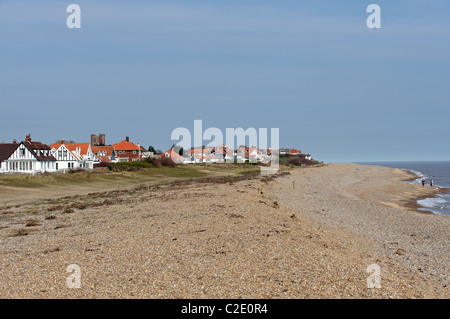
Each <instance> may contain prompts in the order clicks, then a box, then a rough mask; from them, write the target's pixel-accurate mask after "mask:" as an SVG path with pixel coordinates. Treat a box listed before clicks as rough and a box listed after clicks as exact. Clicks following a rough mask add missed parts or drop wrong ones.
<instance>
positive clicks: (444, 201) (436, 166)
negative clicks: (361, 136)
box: [358, 161, 450, 215]
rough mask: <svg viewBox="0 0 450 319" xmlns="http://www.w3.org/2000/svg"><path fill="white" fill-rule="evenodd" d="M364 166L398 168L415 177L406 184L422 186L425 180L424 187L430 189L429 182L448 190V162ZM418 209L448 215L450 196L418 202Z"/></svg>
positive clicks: (449, 182)
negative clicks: (423, 179)
mask: <svg viewBox="0 0 450 319" xmlns="http://www.w3.org/2000/svg"><path fill="white" fill-rule="evenodd" d="M358 164H364V165H378V166H386V167H392V168H399V169H403V170H406V171H409V172H411V173H413V174H415V175H416V176H417V178H416V179H415V180H414V181H410V182H406V183H411V184H419V185H422V182H421V181H422V178H425V180H426V184H425V187H430V180H433V182H434V186H436V187H446V188H450V162H447V161H446V162H366V163H358ZM417 203H418V204H419V205H420V206H421V208H419V209H420V210H423V211H429V212H433V213H435V214H441V215H450V194H447V193H438V194H436V196H434V197H430V198H425V199H421V200H418V201H417Z"/></svg>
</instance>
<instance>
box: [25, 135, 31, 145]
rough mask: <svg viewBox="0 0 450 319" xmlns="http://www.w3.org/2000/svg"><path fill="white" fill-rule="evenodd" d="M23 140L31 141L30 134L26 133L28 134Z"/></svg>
mask: <svg viewBox="0 0 450 319" xmlns="http://www.w3.org/2000/svg"><path fill="white" fill-rule="evenodd" d="M25 141H27V142H30V143H31V134H28V135H27V136H26V137H25Z"/></svg>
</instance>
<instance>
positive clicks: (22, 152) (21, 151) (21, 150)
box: [19, 148, 25, 156]
mask: <svg viewBox="0 0 450 319" xmlns="http://www.w3.org/2000/svg"><path fill="white" fill-rule="evenodd" d="M19 154H20V156H25V149H24V148H21V149H20V150H19Z"/></svg>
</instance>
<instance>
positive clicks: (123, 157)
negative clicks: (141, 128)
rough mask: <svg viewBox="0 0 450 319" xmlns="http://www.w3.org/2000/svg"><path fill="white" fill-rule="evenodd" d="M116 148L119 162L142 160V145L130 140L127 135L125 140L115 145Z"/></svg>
mask: <svg viewBox="0 0 450 319" xmlns="http://www.w3.org/2000/svg"><path fill="white" fill-rule="evenodd" d="M113 147H114V149H115V150H116V158H117V161H118V162H134V161H141V160H142V150H141V147H140V146H138V145H136V144H134V143H133V142H130V138H129V137H128V136H127V137H126V138H125V140H123V141H121V142H120V143H116V144H114V145H113Z"/></svg>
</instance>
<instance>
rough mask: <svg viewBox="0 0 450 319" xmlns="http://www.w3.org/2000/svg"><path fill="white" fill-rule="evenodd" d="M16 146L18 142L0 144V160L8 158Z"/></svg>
mask: <svg viewBox="0 0 450 319" xmlns="http://www.w3.org/2000/svg"><path fill="white" fill-rule="evenodd" d="M18 146H19V144H18V143H4V144H0V161H4V160H6V159H8V158H9V157H10V156H11V154H12V153H14V151H15V150H16V148H17V147H18Z"/></svg>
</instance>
